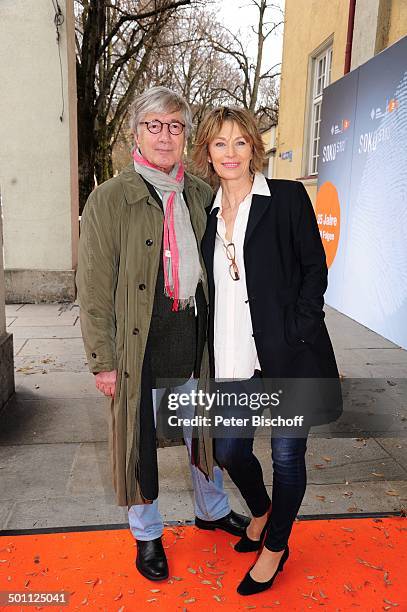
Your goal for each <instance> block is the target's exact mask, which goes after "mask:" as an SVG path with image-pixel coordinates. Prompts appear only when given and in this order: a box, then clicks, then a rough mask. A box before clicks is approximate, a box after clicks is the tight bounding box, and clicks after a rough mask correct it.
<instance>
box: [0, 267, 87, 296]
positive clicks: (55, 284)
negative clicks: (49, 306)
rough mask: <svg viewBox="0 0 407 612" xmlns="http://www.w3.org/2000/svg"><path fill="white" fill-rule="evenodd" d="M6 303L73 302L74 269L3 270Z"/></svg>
mask: <svg viewBox="0 0 407 612" xmlns="http://www.w3.org/2000/svg"><path fill="white" fill-rule="evenodd" d="M4 276H5V284H6V304H39V303H41V302H73V301H74V300H75V292H76V290H75V270H5V271H4Z"/></svg>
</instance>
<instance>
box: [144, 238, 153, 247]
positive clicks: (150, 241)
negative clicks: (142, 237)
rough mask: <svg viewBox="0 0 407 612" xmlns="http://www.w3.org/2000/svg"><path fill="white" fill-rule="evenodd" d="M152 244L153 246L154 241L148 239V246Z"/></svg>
mask: <svg viewBox="0 0 407 612" xmlns="http://www.w3.org/2000/svg"><path fill="white" fill-rule="evenodd" d="M152 244H153V241H152V240H151V238H148V240H146V245H147V246H151V245H152Z"/></svg>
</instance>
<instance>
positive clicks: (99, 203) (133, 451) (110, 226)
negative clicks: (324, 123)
mask: <svg viewBox="0 0 407 612" xmlns="http://www.w3.org/2000/svg"><path fill="white" fill-rule="evenodd" d="M185 194H186V199H187V202H188V206H189V210H190V216H191V222H192V227H193V229H194V232H195V235H196V238H197V243H198V245H200V243H201V239H202V237H203V234H204V232H205V227H206V219H207V215H206V212H205V208H206V207H207V206H208V205H209V204H210V202H211V198H212V192H211V189H210V187H209V186H208V185H207V184H206V183H204V182H203V181H201V180H200V179H198V178H196V177H194V176H192V175H190V174H188V173H186V175H185ZM162 233H163V213H162V210H161V208H160V206H159V205H158V203H157V202H156V201H155V200H154V198H153V197H152V196H151V195H150V193H149V191H148V189H147V186H146V184H145V183H144V181H143V180H142V179H141V177H140V176H139V175H138V174H137V173H136V172H135V170H134V167H133V164H130V165H129V166H128V167H127V168H126V169H125V170H123V172H122V173H121V174H119V175H118V176H117V177H115V178H112V179H110V180H108V181H106V182H105V183H103V184H102V185H100V186H99V187H97V188H96V189H95V190H94V191H93V192H92V193H91V195H90V196H89V199H88V201H87V203H86V206H85V209H84V212H83V215H82V219H81V236H80V241H79V261H78V270H77V275H76V283H77V289H78V300H79V305H80V321H81V329H82V336H83V340H84V344H85V350H86V355H87V358H88V363H89V368H90V370H91V372H93V373H97V372H102V371H111V370H117V382H116V394H115V397H114V399H113V400H112V401H111V405H110V423H109V447H110V455H111V463H112V472H113V485H114V489H115V492H116V500H117V503H118V505H119V506H128V507H129V506H131V505H133V504H142V503H148V502H150V501H151V500H146V499H144V497H143V495H142V493H141V488H140V471H139V470H140V464H139V455H138V450H139V447H140V446H139V425H140V422H139V417H140V410H139V409H140V392H141V391H140V389H141V372H142V364H143V358H144V353H145V348H146V343H147V337H148V333H149V328H150V321H151V314H152V309H153V299H154V293H155V286H156V279H157V273H158V266H159V256H160V248H161V242H162ZM201 266H202V270H203V271H204V274H205V280H204V283H203V285H204V292H205V297H206V299H207V300H208V293H207V282H206V272H205V266H204V263H203V261H202V258H201ZM207 377H208V353H207V348H206V347H205V350H204V355H203V358H202V364H201V372H200V386H201V387H206V380H207ZM200 434H201V438H200V441H199V443H198V445H197V448H196V450H197V456H199V457H200V459H199V466H200V468H201V469H202V471H203V472H204V473H206V474H207V475H209V476H210V477H212V478H213V460H212V458H211V457H212V452H211V451H212V449H211V443H210V440H208V439H206V438H207V436H206V434H204V433H203V432H202V431H201V432H200ZM205 439H206V444H207V446H206V448H204V447H205ZM208 445H209V446H208Z"/></svg>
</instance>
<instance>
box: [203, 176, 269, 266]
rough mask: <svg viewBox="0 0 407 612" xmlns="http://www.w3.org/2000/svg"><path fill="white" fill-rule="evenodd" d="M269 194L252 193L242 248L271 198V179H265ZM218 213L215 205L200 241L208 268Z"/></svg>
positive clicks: (211, 255) (210, 261)
mask: <svg viewBox="0 0 407 612" xmlns="http://www.w3.org/2000/svg"><path fill="white" fill-rule="evenodd" d="M266 181H267V185H268V188H269V190H270V195H268V196H266V195H260V194H257V193H255V194H253V199H252V204H251V206H250V212H249V218H248V221H247V228H246V233H245V238H244V243H243V248H244V249H246V246H247V243H248V241H249V240H250V238H251V237H252V235H253V232H254V230H255V229H256V227H257V225H258V224H259V222H260V220H261V219H262V217H263V215H264V214H265V213H266V211H267V210H268V207H269V206H270V205H271V203H272V200H273V190H272V188H271V181H270V180H269V179H266ZM218 213H219V207H217V206H216V205H215V202H214V206H213V207H212V210H211V212H210V214H209V216H208V224H207V226H206V232H205V237H204V242H203V243H202V251H203V253H204V256H205V260H206V263H207V266H208V270H211V269H212V265H213V253H214V249H215V238H216V230H217V226H218Z"/></svg>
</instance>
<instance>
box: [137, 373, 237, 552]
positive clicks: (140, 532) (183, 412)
mask: <svg viewBox="0 0 407 612" xmlns="http://www.w3.org/2000/svg"><path fill="white" fill-rule="evenodd" d="M196 388H197V380H196V379H194V378H190V380H188V381H187V382H186V383H185V384H184V385H180V386H179V387H173V388H172V389H171V392H173V393H190V392H191V391H195V390H196ZM165 391H166V390H165V389H153V407H154V418H156V415H157V410H158V407H159V405H160V402H161V399H162V397H163V395H164V393H165ZM194 412H195V407H194V406H193V405H191V404H190V405H188V406H180V407H179V408H178V409H177V411H176V413H174V414H176V415H177V416H178V417H181V418H186V419H188V418H192V417H193V416H194ZM191 430H192V428H191V427H184V440H185V444H186V447H187V450H188V459H189V466H190V470H191V476H192V484H193V487H194V501H195V515H196V516H197V517H198V518H200V519H203V520H207V521H216V520H218V519H220V518H222V517H224V516H226V515H227V514H229V512H230V506H229V500H228V496H227V495H226V493H225V491H224V490H223V476H222V470H221V469H220V468H218V467H215V468H214V477H215V480H214V481H212V480H206V478H205V476H204V475H203V473H202V472H201V471H200V470H199V469H198V468H197V467H195V466H194V465H192V464H191V435H192V431H191ZM128 514H129V525H130V530H131V532H132V534H133V536H134V537H135V538H136V539H137V540H155V539H156V538H159V537H160V536H161V535H162V533H163V529H164V525H163V519H162V517H161V514H160V512H159V510H158V500H157V499H156V500H155V501H154V502H153V503H152V504H141V505H135V506H130V508H129V513H128Z"/></svg>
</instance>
